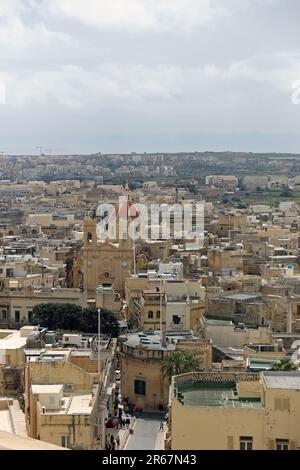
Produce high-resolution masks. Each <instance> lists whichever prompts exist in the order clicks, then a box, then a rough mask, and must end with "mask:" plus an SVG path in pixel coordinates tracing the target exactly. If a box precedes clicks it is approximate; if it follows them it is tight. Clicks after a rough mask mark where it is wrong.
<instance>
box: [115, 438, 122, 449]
mask: <svg viewBox="0 0 300 470" xmlns="http://www.w3.org/2000/svg"><path fill="white" fill-rule="evenodd" d="M120 442H121V441H120V436H119V435H118V436H117V438H116V443H117V449H120Z"/></svg>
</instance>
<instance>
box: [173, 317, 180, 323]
mask: <svg viewBox="0 0 300 470" xmlns="http://www.w3.org/2000/svg"><path fill="white" fill-rule="evenodd" d="M173 323H174V325H180V323H181V317H179V316H178V315H173Z"/></svg>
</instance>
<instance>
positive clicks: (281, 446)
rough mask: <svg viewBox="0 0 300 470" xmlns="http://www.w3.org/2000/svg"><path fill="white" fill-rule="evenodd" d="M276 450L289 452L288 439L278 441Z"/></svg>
mask: <svg viewBox="0 0 300 470" xmlns="http://www.w3.org/2000/svg"><path fill="white" fill-rule="evenodd" d="M276 450H289V441H288V440H287V439H276Z"/></svg>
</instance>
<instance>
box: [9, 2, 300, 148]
mask: <svg viewBox="0 0 300 470" xmlns="http://www.w3.org/2000/svg"><path fill="white" fill-rule="evenodd" d="M299 15H300V4H299V2H297V0H243V1H241V0H51V1H49V0H1V3H0V49H1V67H0V80H1V81H2V83H5V86H6V104H5V105H4V104H2V105H0V123H1V130H0V152H1V151H3V152H7V153H23V152H24V153H35V152H36V153H37V152H38V150H37V146H39V145H44V146H46V147H47V146H53V147H54V148H55V149H58V153H64V152H65V153H87V152H96V151H99V152H103V153H105V152H109V153H114V152H115V153H120V152H131V151H135V152H144V151H184V150H186V151H195V150H199V151H204V150H216V151H218V150H233V151H235V150H240V151H253V152H254V151H276V152H298V153H300V105H299V106H296V105H294V104H292V100H291V95H292V91H293V90H292V85H293V83H294V82H296V81H297V80H300V50H299V40H300V29H299V25H298V19H299Z"/></svg>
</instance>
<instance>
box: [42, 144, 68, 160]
mask: <svg viewBox="0 0 300 470" xmlns="http://www.w3.org/2000/svg"><path fill="white" fill-rule="evenodd" d="M37 149H39V151H40V156H41V157H43V156H45V155H46V154H47V152H48V154H49V155H52V152H59V151H62V150H64V149H56V148H53V147H46V146H43V145H39V146H38V147H37Z"/></svg>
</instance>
